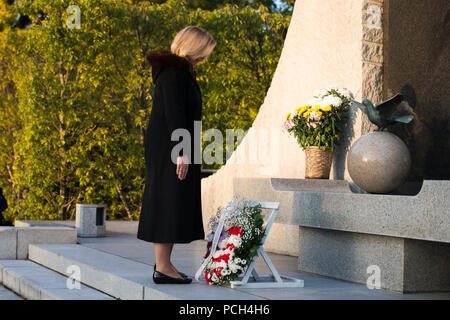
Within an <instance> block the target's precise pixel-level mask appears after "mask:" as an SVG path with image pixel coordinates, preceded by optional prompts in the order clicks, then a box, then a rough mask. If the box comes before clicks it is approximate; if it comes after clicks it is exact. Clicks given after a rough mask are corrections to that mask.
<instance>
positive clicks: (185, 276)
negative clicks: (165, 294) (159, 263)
mask: <svg viewBox="0 0 450 320" xmlns="http://www.w3.org/2000/svg"><path fill="white" fill-rule="evenodd" d="M155 270H156V264H155V265H154V266H153V271H155ZM178 273H179V274H180V276H182V277H183V278H187V279H188V278H189V276H188V275H187V274H185V273H183V272H181V271H178Z"/></svg>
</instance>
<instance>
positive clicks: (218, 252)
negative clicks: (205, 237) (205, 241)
mask: <svg viewBox="0 0 450 320" xmlns="http://www.w3.org/2000/svg"><path fill="white" fill-rule="evenodd" d="M223 253H224V252H223V251H222V250H217V251H216V252H214V255H213V258H218V257H220V256H221V255H223Z"/></svg>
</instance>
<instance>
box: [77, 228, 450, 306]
mask: <svg viewBox="0 0 450 320" xmlns="http://www.w3.org/2000/svg"><path fill="white" fill-rule="evenodd" d="M78 241H79V242H80V244H82V245H84V246H87V247H90V248H93V249H97V250H101V251H104V252H107V253H110V254H114V255H117V256H121V257H124V258H127V259H131V260H134V261H138V262H142V263H145V264H148V265H153V264H154V263H155V261H154V254H153V245H152V244H151V243H148V242H145V241H141V240H139V239H137V238H136V235H134V234H125V233H108V236H107V237H104V238H78ZM205 245H206V243H205V241H203V240H198V241H194V242H192V243H190V244H176V245H175V246H174V251H173V254H172V261H173V263H174V265H175V266H176V267H177V268H178V269H179V270H180V271H183V272H185V273H187V274H188V275H190V276H193V275H194V274H195V271H196V269H197V268H198V267H199V264H200V259H201V257H202V256H203V254H204V252H205ZM269 256H270V258H271V260H272V262H273V263H274V265H275V266H276V267H277V269H278V271H279V272H280V273H281V274H282V275H287V276H292V277H296V278H299V279H302V280H304V283H305V286H304V288H286V289H282V290H280V289H240V290H242V291H246V292H248V293H251V294H253V295H255V296H259V297H262V298H266V299H283V300H292V299H295V300H310V299H314V300H334V299H342V300H353V299H363V300H365V299H375V300H377V299H393V300H397V299H401V300H403V299H448V300H450V293H426V294H400V293H395V292H390V291H385V290H370V289H368V288H367V287H366V286H363V285H358V284H354V283H349V282H345V281H340V280H334V279H330V278H326V277H319V276H313V275H309V274H304V273H300V272H298V271H297V258H296V257H291V256H285V255H278V254H269ZM256 270H257V272H258V273H259V274H261V275H264V274H268V273H269V270H268V268H267V267H266V266H265V264H264V262H262V261H260V260H259V261H258V263H257V265H256ZM149 279H150V281H152V280H151V274H149Z"/></svg>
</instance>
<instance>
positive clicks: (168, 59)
mask: <svg viewBox="0 0 450 320" xmlns="http://www.w3.org/2000/svg"><path fill="white" fill-rule="evenodd" d="M147 61H148V63H149V64H150V65H151V66H152V67H169V66H174V67H178V68H182V69H184V70H186V71H187V72H189V73H190V74H192V75H195V73H194V68H193V66H192V64H191V63H190V62H189V60H188V59H186V58H183V57H180V56H178V55H176V54H174V53H172V52H171V51H169V50H154V51H151V52H149V53H148V54H147ZM153 69H155V68H153Z"/></svg>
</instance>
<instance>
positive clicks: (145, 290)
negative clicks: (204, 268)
mask: <svg viewBox="0 0 450 320" xmlns="http://www.w3.org/2000/svg"><path fill="white" fill-rule="evenodd" d="M29 259H30V260H32V261H35V262H37V263H39V264H41V265H44V266H46V267H47V268H49V269H52V270H54V271H57V272H60V273H65V272H66V270H67V268H68V267H69V266H71V265H75V266H78V267H79V270H80V281H81V282H82V283H84V284H86V285H88V286H90V287H92V288H95V289H97V290H99V291H102V292H104V293H106V294H108V295H111V296H113V297H115V298H118V299H122V300H158V299H164V300H173V299H182V300H197V299H202V300H260V299H262V298H261V297H258V296H256V295H252V294H249V293H246V292H243V291H239V290H236V289H231V288H227V287H218V286H210V285H207V284H206V283H204V282H196V281H195V280H193V281H192V283H191V284H188V285H183V284H180V285H176V284H167V285H164V284H155V283H153V280H152V274H153V265H147V264H144V263H141V262H137V261H133V260H130V259H126V258H123V257H120V256H116V255H112V254H109V253H106V252H103V251H100V250H96V249H92V248H88V247H85V246H83V245H78V244H36V245H34V244H33V245H30V247H29Z"/></svg>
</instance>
